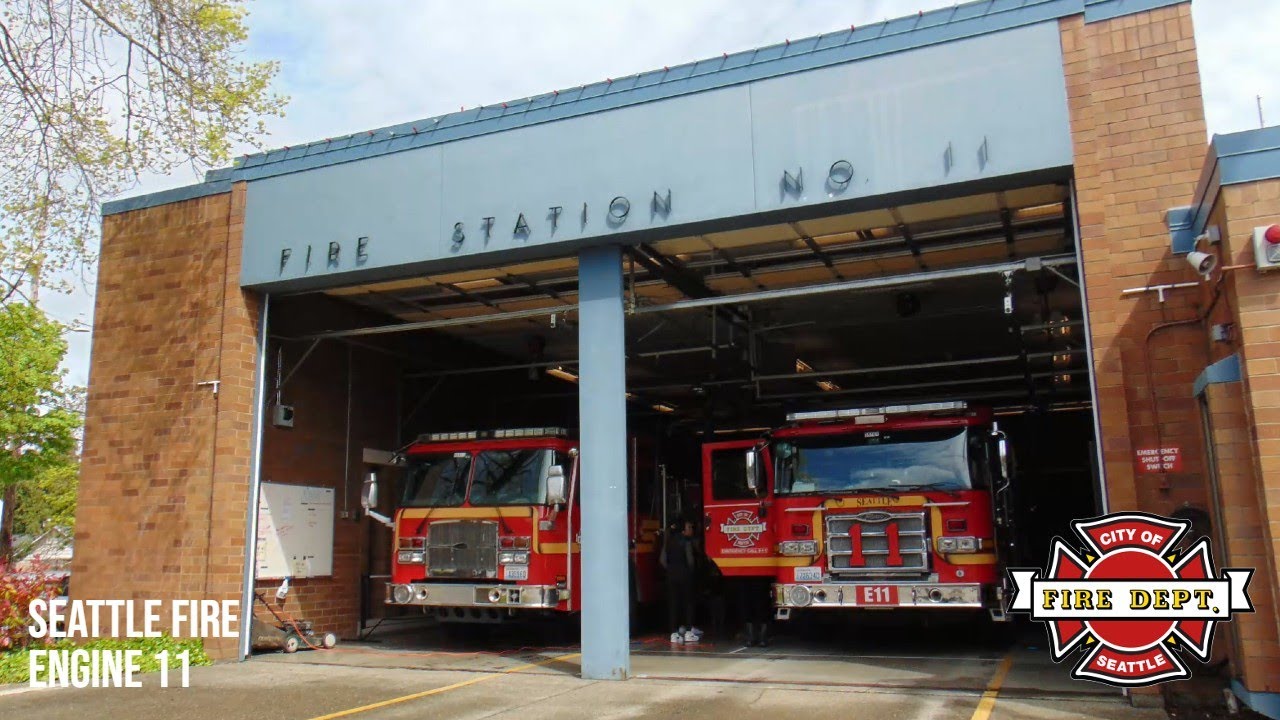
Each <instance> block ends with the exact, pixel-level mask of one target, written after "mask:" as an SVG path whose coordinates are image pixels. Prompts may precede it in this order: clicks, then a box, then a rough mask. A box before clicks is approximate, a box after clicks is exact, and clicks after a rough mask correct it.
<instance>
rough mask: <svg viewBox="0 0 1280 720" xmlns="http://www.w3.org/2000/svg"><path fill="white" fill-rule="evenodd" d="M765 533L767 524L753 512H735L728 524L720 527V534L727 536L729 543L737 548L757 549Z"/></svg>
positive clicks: (730, 516)
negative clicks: (761, 536) (756, 546)
mask: <svg viewBox="0 0 1280 720" xmlns="http://www.w3.org/2000/svg"><path fill="white" fill-rule="evenodd" d="M764 531H765V524H764V523H763V522H761V521H760V518H759V516H757V515H756V514H755V513H754V512H752V511H751V510H735V511H733V513H732V514H730V515H729V517H728V519H727V522H725V523H724V524H723V525H721V526H720V532H722V533H724V534H725V535H727V536H728V538H729V542H730V543H732V544H733V546H734V547H737V548H749V547H755V544H756V543H757V542H759V541H760V533H763V532H764Z"/></svg>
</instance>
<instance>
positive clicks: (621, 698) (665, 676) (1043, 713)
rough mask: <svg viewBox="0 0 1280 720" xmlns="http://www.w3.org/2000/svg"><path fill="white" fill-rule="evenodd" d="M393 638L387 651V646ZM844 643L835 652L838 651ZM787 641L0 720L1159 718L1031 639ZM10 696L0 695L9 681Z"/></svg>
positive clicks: (253, 686) (504, 656)
mask: <svg viewBox="0 0 1280 720" xmlns="http://www.w3.org/2000/svg"><path fill="white" fill-rule="evenodd" d="M388 645H391V646H390V647H389V646H388ZM837 650H838V651H837ZM852 650H854V651H851V649H849V648H846V647H840V648H834V647H830V646H824V645H823V644H822V643H814V642H812V641H809V642H804V643H793V642H789V641H786V640H784V641H782V642H779V643H778V644H776V645H774V646H773V647H770V648H768V649H765V650H759V649H754V648H752V649H747V648H743V647H741V646H740V645H734V644H721V645H716V644H711V643H707V644H704V645H700V646H695V647H687V648H683V647H678V648H672V647H671V646H669V645H668V644H666V643H664V642H657V641H656V640H654V641H649V642H638V643H637V644H636V646H635V647H634V655H633V668H632V669H633V673H634V675H635V678H634V679H633V680H630V681H628V682H591V681H585V680H581V679H579V678H578V677H577V675H578V664H577V663H578V657H577V655H576V654H575V653H574V652H573V651H572V650H569V649H561V650H556V649H544V650H539V651H523V652H507V653H501V654H495V653H491V652H488V651H479V652H474V651H472V652H458V651H457V650H452V649H423V648H421V647H417V648H401V647H395V643H390V644H388V643H383V644H379V645H374V644H352V643H347V644H343V645H340V646H339V648H338V649H337V650H334V651H317V652H302V653H298V654H296V655H264V656H261V657H259V658H256V659H254V660H251V661H250V662H247V663H243V664H235V663H227V664H221V665H217V666H214V667H209V668H196V669H193V671H192V673H191V687H189V688H185V689H183V688H160V687H158V686H157V681H156V678H154V677H150V678H148V680H147V682H146V683H145V687H144V688H142V689H133V690H101V689H98V690H93V689H85V690H75V689H59V690H41V691H30V692H21V691H19V692H17V693H12V692H11V693H10V694H0V716H3V717H41V718H50V719H54V720H57V719H59V718H67V719H68V720H72V719H74V720H81V719H82V718H84V717H86V716H89V717H130V718H162V717H182V718H184V720H203V719H204V718H208V719H209V720H214V719H217V720H222V719H224V718H246V719H250V718H251V719H252V720H261V718H263V717H271V718H273V719H278V720H293V719H295V718H296V719H298V720H305V719H308V718H339V717H354V718H361V719H362V720H390V719H392V718H419V717H424V716H426V717H448V718H525V717H528V716H529V715H530V714H531V713H532V714H536V716H537V717H539V718H566V719H569V718H583V719H586V718H633V717H686V718H703V717H705V718H719V717H735V718H743V719H748V718H757V717H758V718H770V720H774V719H776V718H778V717H788V716H789V717H815V716H822V715H827V714H830V713H833V712H834V713H838V714H839V716H841V717H845V718H901V719H902V720H917V719H919V720H925V719H928V720H944V719H950V718H955V719H956V720H969V719H973V720H988V719H999V720H1004V719H1009V720H1013V719H1016V718H1037V719H1043V720H1070V719H1073V718H1115V719H1117V720H1121V719H1133V720H1163V719H1164V718H1165V714H1164V712H1163V711H1162V710H1155V709H1137V708H1134V707H1132V706H1130V704H1129V703H1128V701H1127V700H1126V699H1125V698H1123V697H1122V696H1121V695H1120V694H1119V692H1117V691H1115V690H1113V689H1110V688H1106V687H1103V686H1100V685H1094V684H1091V683H1078V682H1073V681H1071V680H1069V679H1068V678H1067V668H1065V667H1061V666H1055V665H1053V664H1052V663H1051V662H1049V661H1048V659H1047V657H1046V656H1045V655H1044V653H1043V652H1042V651H1040V650H1039V649H1038V648H1035V647H1034V646H1028V645H1026V644H1025V643H1014V644H1013V645H1011V646H1009V647H1006V648H994V649H993V648H981V647H979V648H974V649H965V648H964V647H963V645H959V646H957V647H952V648H948V649H946V650H944V651H941V652H932V653H913V652H909V651H910V650H911V648H910V647H909V646H908V647H903V646H897V647H890V648H885V649H881V650H879V651H877V650H876V649H875V648H864V649H863V651H856V650H858V649H857V648H853V649H852ZM0 692H2V691H0Z"/></svg>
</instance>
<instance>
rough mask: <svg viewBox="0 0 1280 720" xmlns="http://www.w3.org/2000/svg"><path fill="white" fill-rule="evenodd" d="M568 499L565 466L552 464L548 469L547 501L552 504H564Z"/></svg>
mask: <svg viewBox="0 0 1280 720" xmlns="http://www.w3.org/2000/svg"><path fill="white" fill-rule="evenodd" d="M567 499H568V492H567V490H566V488H565V480H564V467H563V466H561V465H552V466H551V467H550V468H548V469H547V503H548V504H550V505H563V504H564V503H565V501H566V500H567Z"/></svg>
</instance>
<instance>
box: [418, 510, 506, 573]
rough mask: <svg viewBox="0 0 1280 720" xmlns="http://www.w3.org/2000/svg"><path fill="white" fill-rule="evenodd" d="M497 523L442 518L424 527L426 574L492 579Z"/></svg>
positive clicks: (496, 569) (496, 565)
mask: <svg viewBox="0 0 1280 720" xmlns="http://www.w3.org/2000/svg"><path fill="white" fill-rule="evenodd" d="M497 576H498V523H496V522H492V521H489V520H443V521H440V522H433V523H431V525H430V526H428V528H427V577H434V578H459V579H461V578H496V577H497Z"/></svg>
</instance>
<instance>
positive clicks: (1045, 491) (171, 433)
mask: <svg viewBox="0 0 1280 720" xmlns="http://www.w3.org/2000/svg"><path fill="white" fill-rule="evenodd" d="M103 215H104V218H103V233H102V250H101V263H100V269H99V280H98V286H97V304H96V309H95V319H94V326H95V331H94V336H93V351H92V364H91V372H90V384H89V396H88V411H87V418H86V428H85V445H84V465H83V477H82V480H81V493H80V506H79V517H78V520H77V527H76V550H77V552H76V557H75V561H74V568H73V575H72V577H73V581H72V593H73V595H74V596H76V597H83V598H92V597H98V598H120V597H123V598H161V599H163V598H188V597H202V598H217V599H224V598H235V599H242V601H243V602H245V603H246V604H248V603H250V602H251V599H252V593H253V591H254V589H255V587H256V588H258V589H261V590H274V589H275V588H276V587H277V586H279V584H280V583H281V580H282V578H284V577H288V578H291V583H292V588H293V589H292V592H291V594H290V596H289V599H288V605H289V606H290V607H291V608H292V610H293V612H295V613H296V614H297V615H298V616H300V617H306V618H307V619H309V620H311V621H312V622H313V623H315V625H316V626H317V627H318V628H321V629H324V630H332V631H334V632H336V633H338V634H339V635H342V636H351V635H353V634H355V633H356V631H357V629H358V628H360V627H361V626H362V625H363V624H364V623H366V622H368V621H371V620H376V619H378V618H381V617H383V616H384V615H385V614H387V613H388V612H389V611H388V610H387V608H386V607H385V606H384V598H385V592H384V585H385V583H386V577H387V575H386V573H387V566H388V563H389V560H390V556H391V553H392V537H391V534H390V533H389V532H388V531H387V530H385V529H384V528H383V527H381V526H379V525H377V524H376V523H372V522H371V521H370V519H369V518H368V517H367V516H366V515H365V514H364V513H363V512H362V510H361V484H362V481H363V480H364V478H365V476H366V473H367V471H368V469H369V467H370V463H372V462H376V459H377V457H378V453H376V452H366V450H371V451H372V450H395V449H396V448H400V447H403V446H405V444H406V443H409V442H411V441H412V440H413V439H414V438H415V437H418V436H419V435H421V434H422V433H427V432H453V431H468V430H473V429H493V428H519V427H543V426H564V427H568V428H571V430H570V433H571V435H573V436H574V437H576V438H577V439H578V442H579V443H580V447H581V473H582V483H581V488H580V493H581V502H582V508H583V512H582V524H581V528H580V541H581V562H582V578H581V582H582V593H583V606H582V608H581V623H582V628H583V633H582V634H583V653H584V654H583V673H584V675H586V676H588V677H595V678H622V677H626V675H627V672H628V662H629V660H628V649H627V648H628V645H627V642H628V636H627V632H628V629H627V622H626V619H627V605H628V597H627V592H628V591H627V586H628V580H627V572H628V571H627V561H626V557H627V553H628V538H627V536H626V531H625V528H626V526H627V521H626V518H627V514H628V509H627V508H628V502H629V499H628V491H627V483H626V482H625V481H624V479H625V478H626V476H627V473H628V468H627V460H626V458H627V456H628V455H627V452H626V448H627V447H628V443H629V442H630V441H629V439H628V438H629V436H633V435H635V434H637V433H652V434H656V435H661V436H662V437H663V438H665V439H666V440H665V441H666V442H668V443H669V446H670V447H676V446H677V445H679V443H680V442H684V441H688V442H691V443H694V444H696V443H700V442H704V441H706V440H708V439H710V438H715V437H719V436H721V435H722V434H724V433H729V432H731V431H744V430H746V429H751V428H757V429H759V428H765V429H767V428H771V427H778V426H781V425H783V424H784V422H785V420H784V418H785V415H786V414H787V413H790V412H795V411H812V410H821V409H831V408H855V407H868V406H884V405H891V404H900V403H931V402H953V401H963V402H966V403H969V404H970V405H972V406H982V407H987V408H991V409H992V410H993V412H994V413H995V417H996V418H997V419H998V420H999V422H1000V425H1001V428H1002V429H1003V431H1004V432H1005V433H1007V435H1008V436H1009V438H1010V441H1011V442H1012V444H1013V447H1014V450H1015V451H1016V454H1017V457H1018V473H1017V479H1016V483H1015V490H1016V492H1017V493H1018V497H1019V500H1018V503H1017V515H1018V516H1019V518H1020V519H1018V520H1016V522H1018V523H1020V524H1022V525H1023V526H1024V527H1026V528H1027V542H1028V543H1029V544H1030V546H1031V547H1033V548H1047V547H1048V543H1049V541H1050V539H1051V537H1052V536H1053V535H1064V536H1065V535H1066V534H1068V532H1069V531H1068V526H1067V523H1068V522H1069V521H1070V520H1072V519H1077V518H1085V517H1092V516H1095V515H1098V514H1101V513H1104V512H1114V511H1117V510H1123V509H1136V510H1142V511H1147V512H1151V513H1158V514H1161V515H1166V516H1178V517H1184V518H1188V519H1191V520H1192V521H1193V522H1194V523H1195V524H1196V528H1197V529H1198V530H1200V531H1202V534H1205V535H1207V536H1209V537H1210V539H1211V540H1212V541H1213V543H1214V546H1213V549H1214V553H1215V555H1216V558H1215V560H1216V563H1217V565H1218V566H1219V567H1252V568H1256V571H1257V572H1256V575H1255V577H1254V580H1253V583H1252V586H1251V588H1250V592H1251V596H1252V599H1253V602H1254V604H1255V606H1256V612H1254V613H1252V614H1248V615H1241V616H1238V617H1236V618H1235V619H1234V621H1233V622H1232V623H1230V624H1229V625H1228V626H1225V628H1226V629H1224V630H1223V631H1222V632H1221V633H1220V634H1219V637H1218V643H1217V645H1216V648H1215V649H1216V652H1217V654H1218V655H1219V656H1221V657H1224V658H1227V659H1229V661H1230V668H1231V672H1232V675H1233V677H1234V688H1235V691H1236V694H1237V695H1238V696H1239V697H1240V698H1241V699H1242V700H1244V701H1245V702H1246V703H1247V704H1249V705H1250V706H1252V707H1255V708H1258V709H1260V710H1262V711H1264V712H1267V713H1269V714H1271V715H1272V716H1273V717H1280V641H1278V640H1277V636H1278V633H1280V615H1278V614H1277V609H1276V604H1275V602H1276V600H1275V598H1276V594H1277V593H1278V592H1280V585H1277V565H1278V564H1280V308H1277V306H1276V297H1277V293H1278V292H1280V273H1275V274H1272V273H1270V272H1269V270H1271V269H1272V268H1273V267H1276V266H1277V265H1280V229H1278V228H1277V227H1276V226H1277V225H1278V224H1280V128H1266V129H1262V130H1256V131H1248V132H1241V133H1234V134H1230V135H1218V136H1214V137H1213V138H1212V139H1211V140H1209V139H1208V136H1207V133H1206V126H1205V116H1204V107H1203V102H1202V98H1201V85H1200V76H1199V71H1198V65H1197V57H1196V43H1195V36H1194V33H1193V28H1192V19H1191V4H1190V3H1189V2H1180V1H1177V0H1017V1H1010V0H979V1H977V2H970V3H966V4H961V5H957V6H955V7H953V8H948V9H943V10H938V11H934V12H927V13H922V14H919V15H911V16H909V17H904V18H900V19H896V20H889V21H886V22H883V23H878V24H875V25H868V26H857V27H844V28H833V31H832V32H829V33H826V34H823V35H820V36H817V37H810V38H804V39H800V40H789V41H786V42H781V43H779V44H776V45H772V46H769V47H762V48H758V49H754V50H748V51H746V52H738V53H729V54H724V55H719V56H716V57H712V58H708V59H705V60H701V61H698V62H693V63H688V64H684V65H672V66H670V67H664V68H659V69H656V70H653V71H651V72H646V73H641V74H639V75H633V76H628V77H616V78H610V79H606V80H601V81H599V82H592V83H589V84H586V85H583V86H579V87H572V88H561V89H558V90H553V91H549V92H546V93H543V94H540V95H537V96H534V97H528V98H522V99H519V100H508V101H507V102H503V103H495V104H493V105H486V106H483V107H477V108H467V109H464V110H462V111H460V112H456V113H451V114H448V115H443V116H439V117H433V118H426V119H423V120H417V121H414V122H408V123H404V124H402V125H396V126H392V127H385V128H379V129H376V130H362V131H359V132H355V133H353V134H351V135H347V136H344V137H333V138H325V139H320V140H317V141H316V142H313V143H310V144H306V145H299V146H293V147H284V148H279V149H275V150H271V151H268V152H264V153H260V154H256V155H250V156H246V157H244V158H242V159H240V160H238V161H236V162H235V164H234V165H233V166H232V167H229V168H225V169H220V170H215V171H212V172H209V173H208V174H207V175H206V177H205V179H204V181H203V182H201V183H198V184H196V185H192V186H189V187H183V188H179V189H176V190H169V191H164V192H159V193H154V194H150V195H145V196H141V197H133V198H127V199H123V200H117V201H114V202H110V203H108V204H107V205H105V206H104V208H103ZM669 463H670V464H669V469H670V470H671V472H672V473H673V474H675V475H680V473H683V475H682V476H681V477H680V478H679V479H681V480H683V481H685V482H686V483H687V486H688V487H695V486H696V485H697V484H698V482H699V480H700V478H701V476H700V475H699V474H698V473H697V471H696V469H694V470H687V471H686V470H680V469H679V467H680V466H679V463H677V462H676V461H675V460H671V461H669ZM694 467H696V461H695V463H694ZM394 494H395V493H394V488H393V487H387V486H385V485H384V487H383V493H382V498H381V505H382V507H383V508H384V512H389V511H391V510H392V509H394V506H395V497H394ZM675 494H676V495H679V492H677V493H675ZM686 507H688V506H686ZM266 525H270V526H271V527H270V528H268V527H265V526H266ZM282 538H283V540H282ZM299 542H301V543H303V545H301V546H299V545H298V543H299ZM308 543H309V544H308ZM298 547H303V549H302V550H298V549H297V548H298ZM1040 557H1041V560H1040V561H1043V558H1044V554H1043V553H1042V554H1041V556H1040ZM211 649H212V650H213V651H214V652H215V653H217V654H218V655H220V656H222V657H235V656H237V655H243V654H245V653H246V652H248V638H247V635H246V637H244V638H242V640H241V643H240V645H239V647H237V646H236V645H235V644H234V643H231V642H228V643H226V644H225V646H223V645H218V644H216V643H214V644H213V645H211Z"/></svg>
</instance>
